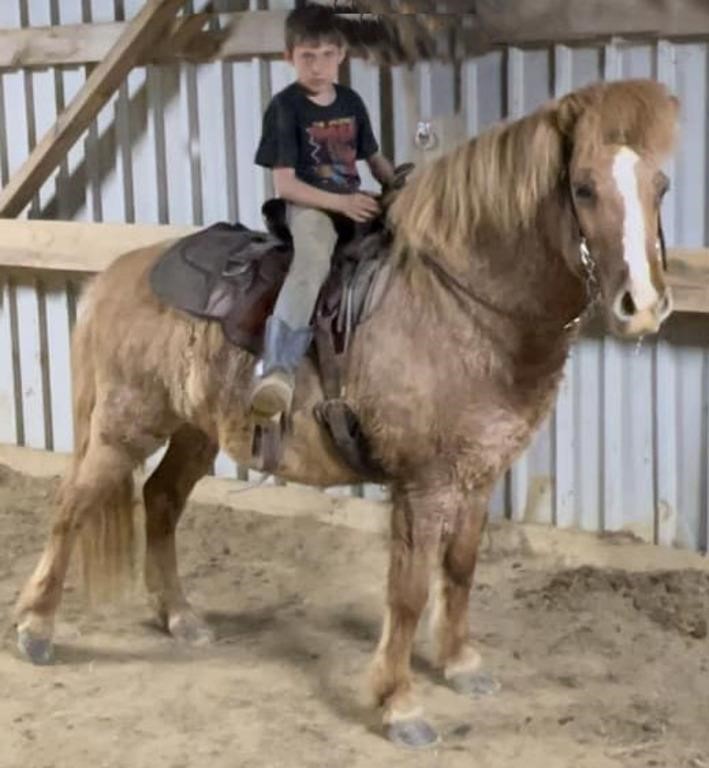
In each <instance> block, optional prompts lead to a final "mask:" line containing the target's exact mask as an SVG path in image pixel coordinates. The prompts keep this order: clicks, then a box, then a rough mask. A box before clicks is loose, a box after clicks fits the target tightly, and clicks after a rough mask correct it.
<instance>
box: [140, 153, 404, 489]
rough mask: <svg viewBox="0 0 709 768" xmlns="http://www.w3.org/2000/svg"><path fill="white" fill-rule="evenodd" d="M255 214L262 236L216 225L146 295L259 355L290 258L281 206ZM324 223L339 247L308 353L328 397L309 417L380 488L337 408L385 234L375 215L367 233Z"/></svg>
mask: <svg viewBox="0 0 709 768" xmlns="http://www.w3.org/2000/svg"><path fill="white" fill-rule="evenodd" d="M412 169H413V166H412V165H411V164H406V165H404V166H401V167H400V168H398V169H397V175H396V178H395V182H394V184H393V185H392V186H391V187H390V188H389V190H387V192H386V193H385V195H384V196H383V204H384V206H386V205H387V203H388V201H389V200H390V199H391V194H393V193H395V191H396V189H398V188H400V187H401V186H403V184H404V183H405V180H406V176H407V175H408V174H409V173H410V172H411V170H412ZM262 215H263V218H264V222H265V225H266V231H265V232H262V231H256V230H252V229H249V228H248V227H246V226H244V225H243V224H240V223H238V222H237V223H236V224H229V223H224V222H220V223H217V224H214V225H212V226H210V227H207V228H206V229H203V230H200V231H199V232H196V233H195V234H193V235H188V236H187V237H185V238H182V239H180V240H178V241H176V242H175V243H173V244H172V245H171V246H169V247H168V248H167V250H166V251H165V252H164V253H163V254H162V255H161V256H160V258H159V259H158V261H157V262H156V263H155V265H154V267H153V268H152V270H151V272H150V285H151V288H152V290H153V292H154V293H155V295H156V296H157V297H158V298H159V299H160V300H161V301H163V302H164V303H165V304H168V305H169V306H172V307H175V308H177V309H180V310H182V311H184V312H187V313H189V314H191V315H193V316H195V317H199V318H202V319H206V320H212V321H216V322H219V323H221V326H222V328H223V330H224V334H225V336H226V337H227V339H229V341H231V342H232V343H233V344H235V345H236V346H238V347H241V348H243V349H246V350H248V351H249V352H251V353H252V354H254V355H257V356H258V355H260V354H261V352H262V349H263V337H264V329H265V323H266V319H267V318H268V316H269V315H270V314H271V313H272V311H273V307H274V305H275V303H276V299H277V298H278V293H279V291H280V288H281V286H282V284H283V281H284V280H285V277H286V275H287V273H288V268H289V266H290V262H291V259H292V255H293V244H292V239H291V235H290V231H289V229H288V225H287V220H286V206H285V203H284V201H283V200H280V199H277V198H274V199H271V200H268V201H267V202H266V203H264V205H263V207H262ZM332 218H333V222H334V224H335V228H336V231H337V233H338V242H337V245H336V247H335V252H334V254H333V259H332V266H331V269H330V273H329V275H328V278H327V280H326V281H325V284H324V285H323V288H322V290H321V292H320V295H319V297H318V300H317V303H316V306H315V311H314V313H313V318H312V325H313V328H314V345H313V347H311V350H310V354H311V355H313V359H314V361H315V362H316V364H317V366H318V370H319V372H320V376H321V379H322V383H323V390H324V393H325V397H326V400H325V402H323V403H321V404H319V406H318V407H316V413H315V415H316V417H317V418H318V420H319V421H320V422H321V424H323V425H324V426H326V427H327V428H328V429H329V431H330V434H331V435H332V437H333V440H334V442H335V444H336V446H337V447H338V448H339V450H340V452H341V453H342V454H343V456H344V458H345V459H346V460H347V461H348V463H349V464H350V465H351V466H353V468H355V469H356V470H357V471H359V472H360V473H362V474H364V475H365V476H367V477H371V478H372V479H377V480H378V479H381V477H380V473H379V472H378V469H377V468H376V467H375V466H374V465H373V463H372V462H371V461H370V460H369V459H368V456H367V453H368V452H367V449H366V445H365V443H366V441H365V440H364V437H363V436H362V434H361V432H360V431H359V427H358V424H357V420H356V417H355V416H354V414H352V412H351V411H350V410H349V409H348V407H347V406H346V405H345V404H344V401H342V400H341V399H340V397H341V364H342V361H343V359H344V355H345V353H346V351H347V349H348V346H349V342H350V339H351V338H352V334H353V333H354V330H355V328H356V326H357V324H358V323H359V322H361V321H362V320H363V319H365V318H366V317H367V316H368V315H369V314H370V313H371V312H372V311H373V309H374V308H375V307H376V306H377V304H378V302H379V300H380V299H381V296H382V295H383V293H384V288H385V286H386V282H387V276H388V273H389V262H388V259H387V258H386V254H387V253H388V246H389V242H390V234H389V232H388V230H387V229H386V226H385V221H384V215H383V214H382V215H380V216H379V217H377V218H376V219H374V220H372V221H370V222H367V223H366V224H355V223H354V222H352V221H351V220H350V219H346V218H345V217H341V216H337V215H334V214H333V215H332ZM348 440H349V442H348ZM258 442H259V444H260V445H261V446H262V447H261V449H260V450H261V453H262V454H264V453H271V454H273V453H274V451H275V452H276V453H277V450H276V449H275V448H274V446H273V444H272V445H271V450H270V451H269V450H267V448H268V446H266V445H265V444H264V442H263V440H261V439H260V438H259V441H258ZM262 463H263V465H264V466H263V468H264V469H269V468H272V467H273V466H274V465H275V463H277V462H276V458H275V456H271V457H270V458H268V457H266V458H264V460H263V462H262Z"/></svg>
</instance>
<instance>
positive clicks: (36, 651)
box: [15, 443, 134, 664]
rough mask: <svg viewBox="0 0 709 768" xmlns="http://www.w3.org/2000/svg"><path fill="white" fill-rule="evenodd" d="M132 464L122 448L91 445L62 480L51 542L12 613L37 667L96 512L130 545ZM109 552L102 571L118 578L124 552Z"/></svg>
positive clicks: (45, 657)
mask: <svg viewBox="0 0 709 768" xmlns="http://www.w3.org/2000/svg"><path fill="white" fill-rule="evenodd" d="M133 464H134V461H133V460H132V458H131V456H130V455H129V454H128V453H127V452H126V450H125V449H123V448H121V447H116V446H112V445H107V444H105V443H99V444H96V443H94V444H93V445H91V446H89V449H88V450H87V452H86V454H85V455H84V456H83V458H81V459H80V460H79V461H78V462H77V464H76V465H75V466H74V468H73V469H72V471H71V472H70V473H69V474H68V475H67V477H66V479H65V480H64V482H63V484H62V487H61V490H60V492H59V497H58V506H57V509H56V512H55V514H54V519H53V521H52V527H51V530H50V535H49V540H48V542H47V544H46V546H45V548H44V552H43V553H42V556H41V557H40V560H39V563H38V564H37V567H36V568H35V571H34V573H33V574H32V576H31V577H30V579H29V581H28V582H27V583H26V585H25V587H24V589H23V590H22V592H21V594H20V597H19V600H18V602H17V606H16V609H15V615H16V621H17V633H18V646H19V649H20V651H21V652H22V653H23V654H24V655H26V656H27V657H28V658H29V659H30V661H32V662H34V663H35V664H46V663H48V662H49V661H50V660H51V656H52V635H53V631H54V617H55V614H56V611H57V608H58V606H59V603H60V601H61V596H62V589H63V585H64V579H65V577H66V572H67V568H68V566H69V560H70V557H71V552H72V549H73V547H74V544H75V542H76V539H77V537H78V535H79V533H80V531H81V529H82V527H83V526H84V525H85V524H86V523H87V520H88V519H89V518H90V517H91V515H92V514H94V513H100V512H102V511H103V512H108V515H109V516H108V517H107V521H108V526H109V527H108V528H107V529H105V530H108V531H110V535H111V536H113V537H114V541H115V542H116V543H117V544H119V545H120V546H119V547H118V549H121V548H122V550H123V551H124V552H125V553H127V551H128V549H129V548H130V545H131V543H132V536H131V533H132V513H133V484H132V470H133ZM118 549H113V550H112V553H110V554H109V558H108V560H111V561H112V562H108V561H106V560H105V561H104V564H105V566H106V567H107V568H108V569H109V570H111V572H112V574H113V575H114V576H115V577H119V576H120V572H121V570H122V568H121V566H122V565H125V564H124V563H122V562H121V561H120V556H121V554H122V553H123V552H119V551H118Z"/></svg>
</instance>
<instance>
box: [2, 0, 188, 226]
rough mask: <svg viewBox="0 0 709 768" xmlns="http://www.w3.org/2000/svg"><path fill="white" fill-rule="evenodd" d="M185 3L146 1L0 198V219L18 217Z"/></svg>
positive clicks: (164, 0) (176, 1)
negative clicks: (137, 61) (0, 217)
mask: <svg viewBox="0 0 709 768" xmlns="http://www.w3.org/2000/svg"><path fill="white" fill-rule="evenodd" d="M182 5H183V0H147V2H146V3H145V5H144V6H143V8H142V9H141V11H140V12H139V13H138V14H137V16H136V17H135V18H134V19H132V20H131V21H130V22H128V24H127V25H126V26H125V28H124V30H123V33H122V34H121V36H120V37H119V38H118V40H117V42H116V43H115V45H114V46H113V47H112V48H111V49H110V51H108V54H107V56H106V58H105V59H104V60H103V61H102V62H101V63H100V64H99V65H98V66H97V67H96V69H94V71H93V72H92V73H91V75H90V76H89V77H88V79H87V80H86V83H85V84H84V86H83V87H82V88H81V90H80V91H79V93H77V95H76V97H75V98H74V99H73V101H72V102H71V104H69V106H68V107H67V108H66V110H65V111H64V112H63V113H62V114H61V115H60V116H59V118H58V120H57V122H56V123H55V124H54V126H53V127H52V128H51V129H50V130H49V131H48V132H47V134H46V135H45V136H44V138H43V139H42V140H41V141H40V142H39V144H38V145H37V146H36V147H35V148H34V150H33V151H32V153H31V154H30V156H29V158H28V159H27V161H26V162H25V163H24V165H23V166H22V167H21V168H20V169H19V171H17V173H16V174H15V175H14V176H13V177H12V178H11V179H10V181H9V183H8V184H7V186H6V187H5V188H4V189H3V190H2V191H1V192H0V216H17V215H18V214H19V213H21V212H22V210H23V209H24V207H25V206H26V205H27V203H28V202H29V201H30V200H31V198H32V195H33V194H34V193H35V192H36V191H37V189H38V188H39V187H40V186H41V185H42V184H43V183H44V181H46V179H47V178H48V177H49V175H50V174H51V173H52V171H53V170H54V169H55V168H56V166H57V164H58V163H59V162H60V161H61V160H62V158H63V157H64V156H65V155H66V153H67V152H68V151H69V149H70V148H71V146H72V145H73V144H74V142H75V141H76V140H77V139H78V138H79V137H80V136H81V134H82V133H83V132H84V130H85V129H86V128H87V127H88V125H89V123H90V122H91V121H92V120H93V119H94V117H96V115H97V114H98V112H99V111H100V109H101V108H102V107H103V105H104V104H105V103H106V102H107V101H108V100H109V99H110V97H111V95H112V94H113V92H114V91H115V90H116V88H118V86H119V85H120V84H121V83H122V82H123V80H125V78H126V76H127V74H128V72H129V71H130V70H131V68H132V67H133V66H134V65H135V62H136V60H137V58H138V56H139V55H140V53H141V52H143V51H145V50H146V48H148V47H150V46H152V45H154V44H155V42H156V40H157V39H158V36H159V35H160V34H161V33H162V32H164V30H165V26H166V25H167V24H168V23H169V22H170V21H171V20H172V18H173V17H174V16H175V14H176V13H177V11H178V10H179V8H180V7H181V6H182Z"/></svg>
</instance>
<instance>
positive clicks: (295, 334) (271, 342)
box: [251, 315, 313, 420]
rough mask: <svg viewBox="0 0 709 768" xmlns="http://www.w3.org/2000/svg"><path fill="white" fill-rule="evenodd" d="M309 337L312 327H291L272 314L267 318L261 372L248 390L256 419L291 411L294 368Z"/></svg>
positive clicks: (310, 336) (303, 351)
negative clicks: (249, 390) (294, 328)
mask: <svg viewBox="0 0 709 768" xmlns="http://www.w3.org/2000/svg"><path fill="white" fill-rule="evenodd" d="M312 339H313V331H312V329H311V328H299V329H297V330H293V329H292V328H291V327H290V326H289V325H288V324H287V323H285V322H283V320H281V319H279V318H278V317H276V316H275V315H271V316H270V317H269V318H268V319H267V320H266V333H265V337H264V350H263V358H262V360H263V372H262V373H261V376H260V377H259V379H258V380H257V381H256V383H255V384H254V386H253V389H252V390H251V410H252V412H253V415H254V416H255V417H256V418H257V419H266V420H267V419H271V418H273V417H274V416H277V415H278V414H280V413H288V412H289V411H290V407H291V402H292V400H293V389H294V387H295V371H296V368H297V367H298V364H299V363H300V361H301V360H302V359H303V357H304V356H305V353H306V352H307V351H308V347H309V346H310V343H311V341H312Z"/></svg>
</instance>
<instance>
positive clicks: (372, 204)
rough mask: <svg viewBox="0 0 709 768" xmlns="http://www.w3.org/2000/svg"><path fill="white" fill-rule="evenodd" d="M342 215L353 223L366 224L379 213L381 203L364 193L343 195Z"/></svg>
mask: <svg viewBox="0 0 709 768" xmlns="http://www.w3.org/2000/svg"><path fill="white" fill-rule="evenodd" d="M341 197H342V202H341V204H340V213H343V214H344V215H345V216H348V217H349V218H350V219H352V220H353V221H358V222H365V221H369V219H371V218H374V216H376V215H377V214H378V213H379V203H378V202H377V201H376V200H375V199H374V198H373V197H371V196H370V195H366V194H364V192H355V193H354V194H349V195H341Z"/></svg>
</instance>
